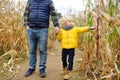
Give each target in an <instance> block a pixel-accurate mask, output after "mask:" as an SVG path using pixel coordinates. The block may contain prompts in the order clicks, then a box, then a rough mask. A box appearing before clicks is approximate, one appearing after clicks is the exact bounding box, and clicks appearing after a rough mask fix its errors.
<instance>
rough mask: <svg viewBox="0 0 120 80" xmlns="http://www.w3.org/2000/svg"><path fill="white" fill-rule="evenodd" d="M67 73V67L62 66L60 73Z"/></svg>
mask: <svg viewBox="0 0 120 80" xmlns="http://www.w3.org/2000/svg"><path fill="white" fill-rule="evenodd" d="M66 73H67V67H64V68H63V70H62V71H61V75H65V74H66Z"/></svg>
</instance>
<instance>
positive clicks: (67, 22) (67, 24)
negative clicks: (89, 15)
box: [65, 19, 74, 26]
mask: <svg viewBox="0 0 120 80" xmlns="http://www.w3.org/2000/svg"><path fill="white" fill-rule="evenodd" d="M65 24H66V26H74V22H73V19H68V20H67V21H66V23H65Z"/></svg>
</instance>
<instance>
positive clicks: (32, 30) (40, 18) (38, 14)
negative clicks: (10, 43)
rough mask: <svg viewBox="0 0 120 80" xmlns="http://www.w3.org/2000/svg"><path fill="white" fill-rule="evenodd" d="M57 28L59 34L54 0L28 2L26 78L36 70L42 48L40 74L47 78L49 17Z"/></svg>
mask: <svg viewBox="0 0 120 80" xmlns="http://www.w3.org/2000/svg"><path fill="white" fill-rule="evenodd" d="M50 15H51V18H52V21H53V23H54V26H55V33H56V34H57V33H59V30H60V29H59V23H58V18H57V14H56V12H55V7H54V5H53V1H52V0H28V1H27V6H26V8H25V12H24V25H25V27H26V30H27V33H28V43H29V46H30V52H29V69H28V70H27V72H26V74H25V76H26V77H28V76H30V75H31V74H32V73H33V72H34V71H35V69H36V64H37V63H36V60H37V58H36V50H37V45H38V46H39V48H40V62H39V72H40V75H41V77H45V76H46V72H45V69H46V60H47V39H48V28H49V16H50Z"/></svg>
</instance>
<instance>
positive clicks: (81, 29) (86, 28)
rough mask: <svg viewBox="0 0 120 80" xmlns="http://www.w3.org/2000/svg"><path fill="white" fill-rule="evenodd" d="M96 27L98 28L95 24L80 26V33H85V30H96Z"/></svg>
mask: <svg viewBox="0 0 120 80" xmlns="http://www.w3.org/2000/svg"><path fill="white" fill-rule="evenodd" d="M95 29H96V27H95V26H93V27H79V30H78V33H84V32H87V31H90V30H95Z"/></svg>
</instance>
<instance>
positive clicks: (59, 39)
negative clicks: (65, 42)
mask: <svg viewBox="0 0 120 80" xmlns="http://www.w3.org/2000/svg"><path fill="white" fill-rule="evenodd" d="M57 39H58V41H61V40H62V35H61V32H59V33H58V34H57Z"/></svg>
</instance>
